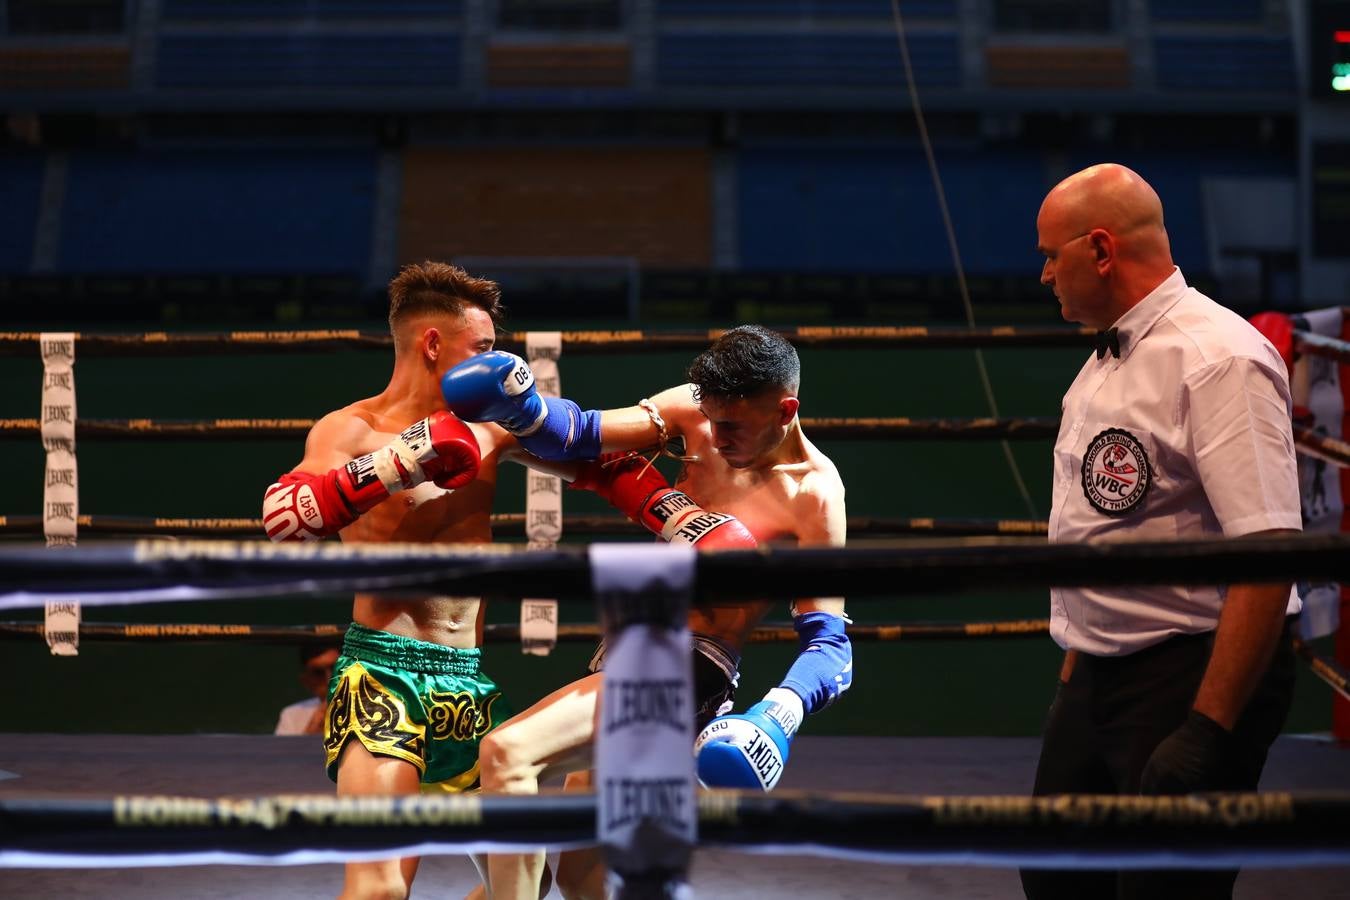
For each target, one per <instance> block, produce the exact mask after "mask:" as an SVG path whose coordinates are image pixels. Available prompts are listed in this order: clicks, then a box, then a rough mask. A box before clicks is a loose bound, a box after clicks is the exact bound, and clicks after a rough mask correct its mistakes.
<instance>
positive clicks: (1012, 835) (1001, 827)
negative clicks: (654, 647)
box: [0, 790, 1350, 868]
mask: <svg viewBox="0 0 1350 900" xmlns="http://www.w3.org/2000/svg"><path fill="white" fill-rule="evenodd" d="M596 803H597V799H596V796H595V795H594V794H583V793H570V792H569V793H558V794H539V795H531V796H509V795H481V794H466V795H457V796H451V795H409V796H361V797H334V796H332V795H327V794H325V795H303V794H301V795H282V796H262V797H238V798H228V797H222V798H217V799H208V798H201V797H174V796H137V795H121V796H112V797H96V798H78V799H76V798H69V797H52V796H44V795H38V796H9V797H6V796H0V863H7V864H10V865H15V864H20V862H19V861H18V860H17V859H15V856H14V855H15V854H19V853H23V854H28V855H29V857H30V858H31V857H32V856H33V855H38V856H41V855H44V854H48V855H54V856H57V857H58V858H60V857H64V859H65V860H66V861H67V863H68V861H69V859H70V857H71V856H79V857H85V858H92V859H96V860H98V861H100V863H118V864H134V863H135V862H137V861H138V857H144V856H147V855H150V854H155V855H164V854H172V855H176V856H183V857H188V858H189V859H190V858H191V856H192V855H193V854H194V853H197V854H202V853H206V852H215V853H222V852H227V853H234V854H238V855H239V856H240V857H241V858H247V859H248V860H249V861H254V862H263V863H267V862H277V861H280V860H279V859H278V858H279V857H281V856H282V855H284V854H290V853H294V852H295V851H298V850H311V851H316V852H325V851H327V852H329V853H331V854H333V856H334V857H340V854H341V853H342V852H348V853H350V852H370V851H407V852H412V851H413V850H414V848H417V850H416V852H417V853H418V854H419V855H427V854H428V853H452V852H466V851H469V850H471V849H474V850H482V849H487V848H491V849H497V850H509V849H511V848H520V847H540V846H542V847H548V848H550V849H561V848H565V847H575V846H583V845H588V844H593V843H594V842H595V834H596V831H595V827H596V813H597V810H596ZM697 815H698V825H699V843H700V844H701V845H703V846H713V847H758V848H772V850H773V852H777V853H801V852H812V853H817V854H821V855H825V856H842V857H854V858H857V857H859V856H866V857H871V858H875V859H889V860H892V861H896V862H918V861H926V862H936V861H940V860H955V859H959V860H960V861H962V862H964V863H969V862H971V861H973V860H977V861H981V862H984V863H985V864H987V865H989V864H993V865H1019V864H1020V865H1033V866H1034V865H1052V864H1054V863H1055V862H1056V861H1062V860H1064V859H1065V858H1066V854H1071V855H1072V858H1073V859H1074V860H1075V864H1076V865H1080V866H1082V865H1085V864H1086V865H1090V866H1094V867H1098V868H1123V867H1144V866H1147V867H1150V868H1153V867H1159V866H1172V867H1176V866H1187V865H1196V864H1197V863H1199V862H1204V863H1206V864H1208V865H1214V866H1217V865H1242V864H1245V865H1253V864H1255V865H1267V866H1297V865H1314V864H1316V865H1328V864H1341V865H1344V864H1345V863H1346V862H1350V793H1345V792H1330V791H1329V792H1317V793H1312V792H1309V793H1302V792H1300V793H1297V794H1293V793H1284V792H1270V793H1248V794H1192V795H1188V796H1175V797H1174V796H1165V797H1155V796H1147V797H1145V796H1116V795H1092V794H1080V795H1061V796H1049V797H1027V796H960V797H939V796H893V797H882V796H877V795H875V794H844V793H840V794H825V793H806V792H801V791H787V790H783V791H774V792H772V793H769V794H764V793H753V794H752V793H748V792H735V791H705V792H700V794H699V797H698V811H697ZM399 855H406V854H405V853H402V852H401V853H400V854H399ZM11 860H14V861H11ZM215 861H217V862H218V861H220V860H219V859H216V860H215ZM30 864H31V861H30Z"/></svg>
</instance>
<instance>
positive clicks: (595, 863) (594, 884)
mask: <svg viewBox="0 0 1350 900" xmlns="http://www.w3.org/2000/svg"><path fill="white" fill-rule="evenodd" d="M591 775H592V772H591V771H589V770H588V771H585V772H569V773H568V774H567V780H566V781H565V782H564V785H565V788H566V789H567V790H569V791H586V790H590V788H591V784H592V779H591ZM606 874H607V873H606V872H605V857H604V854H602V853H601V852H600V848H599V847H586V848H584V849H582V850H566V851H564V852H563V854H562V855H561V856H559V857H558V890H559V891H561V892H562V895H563V897H564V898H566V900H605V879H606Z"/></svg>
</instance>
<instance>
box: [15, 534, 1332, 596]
mask: <svg viewBox="0 0 1350 900" xmlns="http://www.w3.org/2000/svg"><path fill="white" fill-rule="evenodd" d="M695 567H696V568H695V595H696V598H697V599H700V600H704V601H718V602H744V601H745V600H746V599H747V598H754V597H765V596H770V597H811V596H821V597H824V596H837V595H845V596H848V597H850V598H852V597H859V598H863V597H876V596H885V597H893V596H896V595H901V594H906V595H913V594H934V593H951V592H955V591H964V590H970V589H976V588H999V589H1006V588H1007V587H1008V586H1009V585H1013V584H1015V585H1018V586H1019V587H1023V588H1032V587H1046V586H1051V585H1081V586H1104V585H1127V584H1213V583H1214V582H1215V581H1222V582H1225V583H1243V582H1258V581H1276V582H1278V581H1294V580H1303V579H1314V580H1326V581H1343V580H1350V535H1341V534H1293V535H1278V536H1255V537H1243V538H1233V539H1212V540H1200V541H1112V542H1101V543H1082V544H1050V543H1046V542H1045V541H1041V540H1037V539H1033V538H1027V539H1020V538H962V539H948V540H927V539H925V540H914V541H903V542H902V541H889V542H883V541H875V542H873V541H860V542H858V543H857V544H855V545H852V546H849V547H762V548H759V549H755V550H726V551H719V552H713V553H703V554H699V555H698V556H697V557H696V559H695ZM1216 573H1222V574H1221V575H1216ZM328 591H344V592H346V591H384V592H390V593H398V594H406V595H410V596H415V595H425V594H427V593H442V594H451V595H469V596H473V595H482V594H498V595H506V596H514V597H521V596H526V597H529V596H548V597H558V598H568V599H576V598H585V599H587V600H590V599H591V569H590V562H589V558H588V556H587V549H586V548H585V547H580V546H575V545H565V546H560V547H557V548H554V549H551V550H528V549H525V548H523V547H521V546H520V545H503V544H491V545H435V544H342V543H338V542H331V541H329V542H319V543H316V544H303V543H299V544H267V543H262V542H258V541H254V542H249V541H173V540H158V541H154V540H145V541H137V542H134V543H110V544H100V545H84V546H79V547H70V548H62V549H60V550H57V551H52V550H48V549H46V548H37V547H29V546H20V547H0V608H23V607H30V606H35V605H39V604H40V603H42V602H45V600H59V599H61V598H62V597H63V596H64V597H71V596H74V597H78V598H83V599H84V600H86V601H87V602H97V603H101V604H108V603H117V602H139V601H142V600H143V601H154V600H164V599H186V598H188V597H191V598H193V599H207V598H219V599H225V598H231V597H256V596H267V595H275V594H280V593H314V592H328ZM133 597H134V598H135V600H134V601H133V599H130V598H133Z"/></svg>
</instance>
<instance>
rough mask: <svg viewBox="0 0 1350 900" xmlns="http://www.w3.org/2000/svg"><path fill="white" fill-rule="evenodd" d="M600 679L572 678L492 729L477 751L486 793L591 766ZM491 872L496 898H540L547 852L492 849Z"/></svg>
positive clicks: (514, 789)
mask: <svg viewBox="0 0 1350 900" xmlns="http://www.w3.org/2000/svg"><path fill="white" fill-rule="evenodd" d="M602 682H603V677H602V676H601V675H600V674H594V675H588V676H586V677H585V678H582V679H580V680H579V681H574V682H572V683H571V684H569V685H567V686H566V687H563V688H560V689H559V690H556V691H554V692H553V693H552V694H549V695H548V696H547V697H545V698H544V699H542V700H540V701H539V702H538V703H536V704H535V705H534V706H531V707H530V708H529V709H527V710H525V711H524V712H522V713H520V714H518V715H516V716H515V717H513V718H511V719H508V720H507V721H506V722H504V723H502V724H501V725H500V726H498V727H497V728H495V729H493V730H492V731H491V732H489V733H488V734H487V736H486V737H484V738H483V742H482V744H480V745H479V750H478V753H479V773H480V777H481V780H482V785H483V791H484V793H495V794H537V793H538V792H539V779H540V778H541V777H544V776H545V775H547V774H549V773H552V772H571V771H577V770H581V769H587V768H589V767H590V765H591V755H592V742H593V741H594V739H595V718H596V715H597V714H598V712H599V709H600V687H601V684H602ZM488 872H489V882H488V884H489V887H490V889H491V894H492V898H493V900H536V898H537V897H538V896H539V885H540V880H541V878H542V877H543V872H544V853H543V851H537V852H534V853H507V854H498V853H494V854H492V855H490V856H489V857H488Z"/></svg>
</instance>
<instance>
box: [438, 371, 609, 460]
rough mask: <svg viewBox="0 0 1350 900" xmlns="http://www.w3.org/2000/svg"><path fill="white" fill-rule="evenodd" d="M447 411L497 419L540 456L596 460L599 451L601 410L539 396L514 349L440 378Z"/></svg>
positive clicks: (470, 418)
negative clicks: (512, 351) (447, 407)
mask: <svg viewBox="0 0 1350 900" xmlns="http://www.w3.org/2000/svg"><path fill="white" fill-rule="evenodd" d="M441 395H442V396H444V397H445V403H446V405H447V406H449V407H450V411H451V412H453V413H454V414H455V415H457V416H459V418H461V419H463V420H464V421H466V422H496V423H497V424H498V425H501V426H502V427H503V428H505V429H506V430H507V431H509V432H511V434H513V435H515V436H516V439H517V440H518V441H519V442H520V445H521V446H522V447H524V448H525V449H526V450H528V451H530V452H531V453H533V454H534V455H535V456H537V457H539V458H540V459H548V460H555V461H556V460H570V459H595V458H597V457H598V456H599V455H600V412H599V410H582V408H581V407H580V406H578V405H577V404H575V403H573V402H572V401H571V400H562V399H559V398H557V397H541V396H539V393H538V391H536V390H535V386H534V373H533V372H531V371H530V367H529V365H527V364H526V362H525V360H523V359H521V358H520V357H519V356H516V355H515V354H514V353H506V352H504V351H501V350H489V351H488V352H487V353H480V354H478V355H477V356H473V357H470V358H469V359H466V360H465V361H464V362H462V363H460V364H459V365H457V366H455V367H454V368H453V369H451V370H450V371H448V372H446V373H445V375H444V376H443V377H442V378H441Z"/></svg>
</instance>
